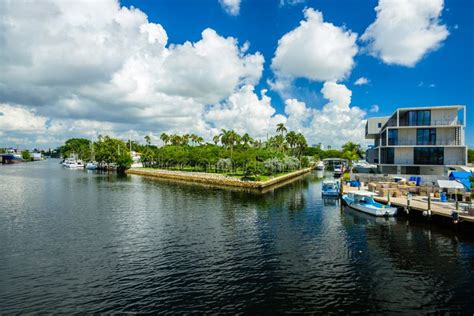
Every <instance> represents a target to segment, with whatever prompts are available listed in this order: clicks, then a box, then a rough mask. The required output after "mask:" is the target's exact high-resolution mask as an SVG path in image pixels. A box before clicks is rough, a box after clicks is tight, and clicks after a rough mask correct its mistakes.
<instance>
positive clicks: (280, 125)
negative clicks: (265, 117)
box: [276, 123, 288, 135]
mask: <svg viewBox="0 0 474 316" xmlns="http://www.w3.org/2000/svg"><path fill="white" fill-rule="evenodd" d="M287 131H288V130H287V129H286V127H285V124H284V123H278V124H277V129H276V132H277V133H281V135H283V134H284V133H286V132H287Z"/></svg>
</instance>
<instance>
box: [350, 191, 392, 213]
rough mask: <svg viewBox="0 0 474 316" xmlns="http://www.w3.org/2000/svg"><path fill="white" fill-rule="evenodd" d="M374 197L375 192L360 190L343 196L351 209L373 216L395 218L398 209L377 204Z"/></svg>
mask: <svg viewBox="0 0 474 316" xmlns="http://www.w3.org/2000/svg"><path fill="white" fill-rule="evenodd" d="M374 195H375V193H373V192H369V191H365V190H360V191H357V192H350V193H346V194H343V195H342V200H343V201H344V203H345V204H346V205H347V206H349V207H350V208H353V209H355V210H357V211H360V212H363V213H367V214H370V215H373V216H394V215H395V214H397V208H396V207H391V206H386V205H384V204H381V203H378V202H375V201H374V198H373V196H374Z"/></svg>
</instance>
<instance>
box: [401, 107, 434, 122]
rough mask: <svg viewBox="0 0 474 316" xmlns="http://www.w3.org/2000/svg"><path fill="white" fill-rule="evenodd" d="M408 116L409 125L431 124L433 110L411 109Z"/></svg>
mask: <svg viewBox="0 0 474 316" xmlns="http://www.w3.org/2000/svg"><path fill="white" fill-rule="evenodd" d="M407 118H408V126H422V125H428V126H429V125H431V111H430V110H419V111H409V112H408V115H407ZM402 125H405V124H402Z"/></svg>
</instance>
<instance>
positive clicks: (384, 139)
mask: <svg viewBox="0 0 474 316" xmlns="http://www.w3.org/2000/svg"><path fill="white" fill-rule="evenodd" d="M382 146H387V131H384V132H383V133H382Z"/></svg>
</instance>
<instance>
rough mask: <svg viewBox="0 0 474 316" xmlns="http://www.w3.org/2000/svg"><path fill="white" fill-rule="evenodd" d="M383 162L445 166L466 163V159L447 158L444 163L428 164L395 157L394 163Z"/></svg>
mask: <svg viewBox="0 0 474 316" xmlns="http://www.w3.org/2000/svg"><path fill="white" fill-rule="evenodd" d="M382 164H389V165H414V166H424V165H437V166H443V165H454V166H457V165H460V166H462V165H465V164H466V163H465V161H464V160H459V159H445V160H444V162H443V164H437V163H426V164H420V163H414V162H413V159H395V162H394V163H384V162H382Z"/></svg>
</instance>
